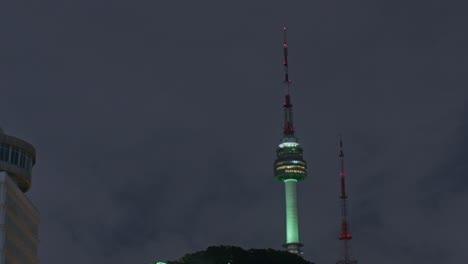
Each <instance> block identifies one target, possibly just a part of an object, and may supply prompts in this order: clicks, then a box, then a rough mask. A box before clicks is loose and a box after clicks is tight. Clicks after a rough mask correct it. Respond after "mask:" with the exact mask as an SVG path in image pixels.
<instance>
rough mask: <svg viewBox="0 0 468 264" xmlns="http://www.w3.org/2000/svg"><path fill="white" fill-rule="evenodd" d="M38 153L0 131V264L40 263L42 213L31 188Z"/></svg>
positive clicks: (30, 146) (17, 139)
mask: <svg viewBox="0 0 468 264" xmlns="http://www.w3.org/2000/svg"><path fill="white" fill-rule="evenodd" d="M35 162H36V150H35V149H34V147H33V146H32V145H31V144H29V143H27V142H26V141H24V140H21V139H19V138H16V137H13V136H10V135H6V134H5V133H4V132H3V130H1V129H0V263H21V264H38V263H39V258H38V255H37V248H38V244H39V239H38V226H39V218H40V215H39V211H38V210H37V209H36V207H35V206H34V205H33V204H32V202H31V201H30V200H29V199H28V197H27V196H26V195H25V194H24V193H25V192H27V191H28V190H29V188H30V187H31V173H32V167H33V166H34V164H35Z"/></svg>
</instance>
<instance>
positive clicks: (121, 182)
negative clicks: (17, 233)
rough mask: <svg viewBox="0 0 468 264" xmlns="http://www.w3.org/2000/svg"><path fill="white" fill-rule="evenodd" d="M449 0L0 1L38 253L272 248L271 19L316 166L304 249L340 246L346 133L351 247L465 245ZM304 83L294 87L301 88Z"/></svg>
mask: <svg viewBox="0 0 468 264" xmlns="http://www.w3.org/2000/svg"><path fill="white" fill-rule="evenodd" d="M464 10H466V5H464V4H463V3H457V2H456V1H451V2H450V3H448V2H443V1H429V2H427V1H425V2H422V1H410V2H408V1H391V2H390V1H360V2H339V1H322V2H314V3H308V4H304V3H301V4H299V3H288V4H286V3H283V2H279V1H276V2H275V1H268V2H263V3H260V2H247V1H235V2H229V3H227V2H226V3H224V2H220V1H213V2H193V1H185V2H177V3H176V2H174V3H172V2H171V3H159V2H155V1H152V2H148V1H136V2H135V3H134V2H132V3H131V4H129V3H128V2H125V1H71V0H68V1H63V0H62V1H55V0H48V1H41V2H34V1H25V0H23V1H10V2H2V3H1V4H0V25H1V26H0V34H1V36H2V41H1V42H0V59H1V60H0V91H1V97H0V98H2V104H1V105H0V112H1V113H3V114H2V115H1V117H0V123H1V124H2V127H3V128H4V129H5V130H6V132H7V133H10V134H13V135H16V136H18V137H21V138H24V139H26V140H28V141H30V142H31V143H32V144H34V145H35V146H36V148H37V151H38V162H37V164H36V167H35V170H34V176H33V177H34V178H33V186H32V189H31V191H30V196H31V199H32V200H33V201H34V202H35V204H37V206H38V208H39V209H40V211H41V214H42V223H41V232H40V236H41V237H40V238H41V248H40V257H41V261H42V262H43V263H62V262H64V261H66V262H67V263H70V264H73V263H148V262H150V261H151V260H153V259H177V258H179V257H181V256H182V255H184V254H185V253H188V252H192V251H196V250H201V249H205V248H206V247H207V246H209V245H215V244H236V245H240V246H243V247H246V248H249V247H256V248H267V247H273V248H279V246H280V245H281V243H282V242H283V238H284V197H283V186H282V185H281V184H280V183H277V182H275V181H274V179H273V175H272V162H273V159H274V155H275V154H274V151H275V148H276V144H277V143H278V141H279V138H280V132H281V118H282V112H281V111H282V110H281V99H282V98H281V96H282V91H283V88H282V85H281V71H282V68H281V38H282V36H281V34H282V32H281V26H282V25H283V24H284V23H286V24H287V25H288V27H289V42H290V65H291V67H290V72H291V78H292V79H293V81H294V83H293V84H294V85H293V89H294V94H293V100H294V101H293V103H294V105H295V111H296V112H295V114H296V115H295V121H296V123H297V131H298V135H299V137H300V140H301V142H302V144H303V146H304V149H305V157H306V159H307V161H308V163H309V167H310V175H309V178H308V179H307V180H306V181H304V182H302V183H301V184H300V186H299V193H298V195H299V210H300V225H301V226H300V228H301V239H302V241H303V242H304V244H306V247H305V248H304V249H305V252H306V253H305V257H306V258H308V259H310V260H313V261H316V262H317V263H325V262H333V261H335V260H336V259H337V258H338V256H339V250H340V245H339V242H338V240H337V239H336V237H337V234H338V232H339V213H340V211H339V203H338V195H337V194H338V187H339V186H338V181H337V180H338V179H337V165H338V161H337V155H336V154H337V153H336V152H337V135H338V134H339V133H342V134H343V136H344V140H345V151H346V166H347V172H348V175H349V177H348V178H349V184H348V186H349V193H350V217H351V219H350V222H351V228H352V233H353V235H354V239H353V241H352V248H353V253H354V255H355V256H356V257H357V258H358V259H359V260H360V262H361V263H371V262H379V263H383V264H385V263H414V262H416V261H420V260H421V259H423V260H424V261H425V262H427V263H440V262H445V263H455V262H462V260H464V259H466V258H467V255H466V250H463V248H462V247H463V245H464V236H463V234H464V233H463V228H462V227H463V226H464V225H465V223H466V221H468V214H467V213H466V212H465V211H466V210H464V209H465V207H466V204H467V202H468V194H467V188H466V186H467V184H466V179H465V177H464V172H465V171H467V168H466V164H465V163H466V162H464V160H465V156H466V155H465V154H466V149H467V143H466V140H465V139H464V136H463V135H465V134H466V133H467V131H466V130H467V127H466V123H467V122H466V121H467V118H466V116H467V113H466V108H465V105H466V99H467V92H466V89H465V87H466V86H467V84H468V80H467V78H466V75H465V72H466V71H467V68H468V67H467V66H468V64H467V58H468V56H467V55H468V54H467V52H466V51H465V47H466V46H467V44H468V43H467V42H468V37H467V35H466V34H465V33H464V32H465V25H466V23H467V21H466V16H465V14H464V13H463V11H464ZM296 90H297V91H296Z"/></svg>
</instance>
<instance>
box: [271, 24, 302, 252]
mask: <svg viewBox="0 0 468 264" xmlns="http://www.w3.org/2000/svg"><path fill="white" fill-rule="evenodd" d="M283 31H284V41H283V55H284V62H283V65H284V83H285V84H286V94H285V96H284V104H283V111H284V127H283V137H282V139H281V143H280V144H279V146H278V149H277V150H276V160H275V162H274V175H275V179H276V180H278V181H282V182H284V185H285V198H286V243H285V244H284V245H283V246H284V247H285V248H286V249H287V250H288V251H289V252H291V253H294V254H301V253H302V252H301V247H302V246H303V245H302V244H301V243H300V242H299V222H298V215H297V199H296V198H297V195H296V185H297V182H299V181H302V180H304V179H305V178H306V176H307V163H306V162H305V160H304V159H303V158H302V148H301V147H300V145H299V143H298V139H297V137H296V136H295V134H294V125H293V111H292V103H291V95H290V91H289V88H290V84H291V80H290V79H289V71H288V66H289V65H288V43H287V41H286V27H284V28H283Z"/></svg>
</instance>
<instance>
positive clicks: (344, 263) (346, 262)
mask: <svg viewBox="0 0 468 264" xmlns="http://www.w3.org/2000/svg"><path fill="white" fill-rule="evenodd" d="M338 156H339V157H340V184H341V191H340V200H341V234H340V236H339V239H340V240H341V241H343V256H342V257H343V259H341V260H339V261H337V262H336V263H337V264H356V263H357V261H356V260H351V258H350V247H349V241H350V240H351V239H352V238H353V237H352V236H351V233H350V231H349V224H348V211H347V206H346V203H347V200H348V196H347V195H346V187H345V171H344V153H343V141H342V139H341V136H340V153H339V155H338Z"/></svg>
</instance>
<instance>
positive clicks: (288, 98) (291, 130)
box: [283, 27, 294, 136]
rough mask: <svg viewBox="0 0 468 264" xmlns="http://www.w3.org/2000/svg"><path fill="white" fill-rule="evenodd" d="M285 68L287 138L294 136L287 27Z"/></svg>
mask: <svg viewBox="0 0 468 264" xmlns="http://www.w3.org/2000/svg"><path fill="white" fill-rule="evenodd" d="M283 58H284V61H283V66H284V83H285V84H286V94H285V95H284V103H283V107H284V128H283V134H284V135H285V136H294V125H293V112H292V104H291V95H290V94H289V86H290V84H291V80H290V79H289V63H288V41H287V39H286V27H283Z"/></svg>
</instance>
